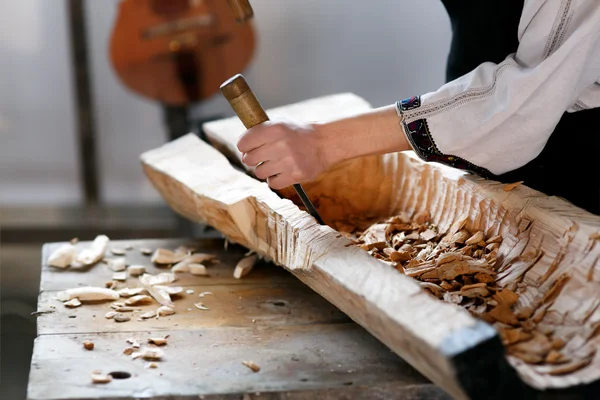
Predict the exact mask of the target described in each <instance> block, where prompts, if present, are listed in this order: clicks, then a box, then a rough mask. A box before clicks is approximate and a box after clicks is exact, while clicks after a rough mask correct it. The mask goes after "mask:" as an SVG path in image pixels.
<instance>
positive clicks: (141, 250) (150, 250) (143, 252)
mask: <svg viewBox="0 0 600 400" xmlns="http://www.w3.org/2000/svg"><path fill="white" fill-rule="evenodd" d="M140 253H142V254H143V255H145V256H149V255H152V249H148V248H145V247H143V248H141V249H140Z"/></svg>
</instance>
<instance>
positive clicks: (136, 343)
mask: <svg viewBox="0 0 600 400" xmlns="http://www.w3.org/2000/svg"><path fill="white" fill-rule="evenodd" d="M127 343H129V344H130V345H131V347H133V348H134V349H139V348H140V341H139V340H138V339H136V338H129V339H127Z"/></svg>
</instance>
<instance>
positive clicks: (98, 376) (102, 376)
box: [91, 371, 112, 383]
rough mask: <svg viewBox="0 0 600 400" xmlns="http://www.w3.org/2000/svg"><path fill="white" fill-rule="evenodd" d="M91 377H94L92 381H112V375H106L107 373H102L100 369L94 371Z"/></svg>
mask: <svg viewBox="0 0 600 400" xmlns="http://www.w3.org/2000/svg"><path fill="white" fill-rule="evenodd" d="M91 377H92V383H109V382H110V381H112V376H110V375H105V374H103V373H101V372H100V371H94V372H92V376H91Z"/></svg>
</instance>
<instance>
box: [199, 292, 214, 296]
mask: <svg viewBox="0 0 600 400" xmlns="http://www.w3.org/2000/svg"><path fill="white" fill-rule="evenodd" d="M208 294H212V292H202V293H200V294H199V295H198V297H204V296H206V295H208Z"/></svg>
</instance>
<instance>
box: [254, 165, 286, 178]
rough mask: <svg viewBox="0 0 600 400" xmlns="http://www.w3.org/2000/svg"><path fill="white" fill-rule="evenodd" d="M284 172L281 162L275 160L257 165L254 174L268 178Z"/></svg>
mask: <svg viewBox="0 0 600 400" xmlns="http://www.w3.org/2000/svg"><path fill="white" fill-rule="evenodd" d="M282 172H283V167H282V166H281V163H278V162H275V161H267V162H265V163H262V164H260V165H259V166H258V167H256V169H255V170H254V175H256V177H257V178H258V179H267V178H269V177H271V176H274V175H277V174H281V173H282Z"/></svg>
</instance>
